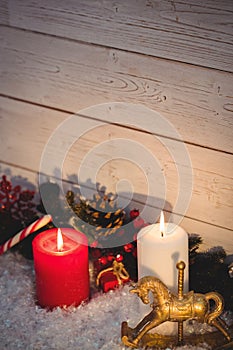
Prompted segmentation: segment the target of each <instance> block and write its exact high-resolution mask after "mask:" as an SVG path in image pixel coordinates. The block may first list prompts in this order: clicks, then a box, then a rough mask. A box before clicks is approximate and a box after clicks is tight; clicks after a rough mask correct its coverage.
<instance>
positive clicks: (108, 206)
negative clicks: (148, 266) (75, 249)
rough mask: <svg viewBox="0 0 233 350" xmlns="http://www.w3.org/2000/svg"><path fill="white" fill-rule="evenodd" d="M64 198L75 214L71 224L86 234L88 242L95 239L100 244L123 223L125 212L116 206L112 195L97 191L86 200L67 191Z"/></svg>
mask: <svg viewBox="0 0 233 350" xmlns="http://www.w3.org/2000/svg"><path fill="white" fill-rule="evenodd" d="M66 199H67V203H68V206H69V207H70V208H71V209H72V211H73V213H74V214H75V216H73V218H72V219H73V220H72V225H73V226H74V227H75V228H77V230H79V231H82V232H84V233H85V234H86V235H87V236H88V238H89V243H90V244H92V243H94V242H95V241H98V243H99V244H101V241H103V240H106V239H107V238H108V237H109V236H112V235H113V234H116V233H117V230H118V229H119V228H121V226H122V225H123V223H124V220H125V212H124V210H123V209H121V208H119V207H118V206H117V203H116V201H115V198H114V197H113V196H112V195H108V194H105V193H103V194H102V195H100V194H99V193H97V194H94V196H93V199H92V200H87V199H86V198H84V197H82V196H76V198H75V195H74V193H73V192H72V191H68V192H67V194H66ZM85 223H87V224H88V225H86V224H85Z"/></svg>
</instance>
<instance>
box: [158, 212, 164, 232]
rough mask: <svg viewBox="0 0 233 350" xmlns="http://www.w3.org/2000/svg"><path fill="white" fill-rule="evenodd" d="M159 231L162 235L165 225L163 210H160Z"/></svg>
mask: <svg viewBox="0 0 233 350" xmlns="http://www.w3.org/2000/svg"><path fill="white" fill-rule="evenodd" d="M159 229H160V232H161V236H162V237H163V235H164V233H165V225H164V215H163V211H161V214H160V227H159Z"/></svg>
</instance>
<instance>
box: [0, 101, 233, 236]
mask: <svg viewBox="0 0 233 350" xmlns="http://www.w3.org/2000/svg"><path fill="white" fill-rule="evenodd" d="M106 107H107V108H106V111H108V110H109V107H110V108H111V105H106ZM116 111H118V110H116ZM102 112H103V111H102ZM125 113H126V114H127V111H126V112H125ZM137 113H140V114H141V111H139V112H138V106H132V107H131V109H130V110H129V117H130V116H131V115H135V116H137ZM86 114H88V110H86ZM97 115H98V109H97ZM0 117H1V118H0V121H1V124H0V126H1V141H2V142H1V150H0V160H1V161H2V162H8V163H10V164H13V165H15V166H18V167H24V168H26V169H29V170H32V171H34V172H38V171H39V169H40V171H41V172H42V173H45V174H48V175H50V176H58V177H59V176H62V178H64V179H66V180H69V181H74V180H76V181H77V178H78V179H79V181H80V182H81V183H83V184H85V185H86V186H87V185H91V184H95V183H96V181H97V182H98V181H99V182H100V183H102V184H103V185H105V186H107V188H108V190H109V191H113V192H119V193H120V194H121V196H123V195H124V196H125V197H127V196H128V197H130V196H131V194H133V199H134V200H136V201H137V202H141V203H143V202H146V201H147V206H148V207H149V206H151V207H152V206H153V207H160V208H161V207H165V209H166V210H168V211H171V210H173V211H174V212H175V213H177V214H181V215H182V214H183V215H184V214H185V215H186V216H187V217H190V218H192V219H194V220H197V221H203V222H206V223H210V224H212V225H215V226H220V227H223V228H227V229H229V230H232V229H233V216H232V192H233V184H232V169H233V156H232V155H229V154H225V153H222V152H217V151H213V150H208V149H205V148H203V147H198V146H193V145H189V146H187V152H188V154H189V156H190V159H191V164H190V165H189V164H188V163H187V162H186V161H185V157H186V156H187V155H186V154H185V153H183V151H182V150H181V151H178V153H176V151H177V149H178V150H179V147H180V142H178V141H174V140H169V139H166V138H162V137H155V136H154V135H150V134H146V133H144V132H140V131H135V130H131V129H128V128H126V127H121V126H116V125H108V124H106V125H101V124H100V123H99V122H98V121H96V120H92V119H90V118H87V117H85V116H79V115H76V116H73V117H72V118H73V119H74V120H75V123H76V124H75V126H72V127H71V126H70V124H68V120H69V118H68V115H67V114H66V113H62V112H58V111H54V110H49V109H46V108H42V107H38V106H33V105H30V104H26V103H22V102H17V101H12V100H11V99H4V98H1V116H0ZM105 119H106V117H105ZM59 125H60V128H59V129H57V128H58V126H59ZM52 133H53V135H52ZM52 136H53V138H52V139H50V137H52ZM163 142H164V143H163ZM42 152H44V154H43V157H42ZM41 161H43V163H42V165H43V166H42V167H40V164H41ZM190 172H192V173H191V176H192V178H191V180H193V189H192V187H191V186H192V184H191V182H190ZM179 179H181V180H179ZM125 180H126V181H125ZM189 194H190V197H191V198H190V197H189ZM189 200H190V203H189ZM126 202H127V201H126ZM128 202H130V199H129V200H128ZM177 203H178V204H177ZM148 215H149V216H150V215H151V214H148ZM153 215H154V214H153ZM147 219H149V217H147Z"/></svg>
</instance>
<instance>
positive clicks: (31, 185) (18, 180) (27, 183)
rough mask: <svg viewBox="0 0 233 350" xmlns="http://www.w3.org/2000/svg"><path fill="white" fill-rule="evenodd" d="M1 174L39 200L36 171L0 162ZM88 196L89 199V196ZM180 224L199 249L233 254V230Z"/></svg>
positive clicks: (188, 221)
mask: <svg viewBox="0 0 233 350" xmlns="http://www.w3.org/2000/svg"><path fill="white" fill-rule="evenodd" d="M3 174H5V175H7V178H8V179H10V180H11V181H12V183H13V184H14V185H18V184H20V185H21V186H22V187H23V188H25V189H30V190H34V191H35V192H36V195H35V203H38V202H39V195H38V175H37V173H35V172H33V171H28V170H26V169H23V168H22V167H17V166H12V165H11V166H9V165H7V164H4V163H0V177H1V176H2V175H3ZM50 180H51V181H53V182H55V183H56V178H52V177H51V178H50ZM45 181H46V179H45ZM72 188H73V187H72V184H67V185H66V190H69V189H72ZM88 198H90V199H91V197H88ZM131 207H132V208H139V209H140V208H141V207H142V206H141V204H140V203H138V202H136V201H135V202H132V203H131ZM165 216H167V213H165ZM153 219H154V218H153V217H151V218H150V221H151V222H153ZM180 225H181V226H182V227H183V228H184V229H185V230H186V231H187V232H188V233H197V234H199V235H200V236H201V237H202V238H203V244H202V245H201V246H200V249H201V250H205V249H209V248H212V247H214V246H222V247H223V248H224V249H225V250H226V253H227V254H233V231H229V230H227V229H225V228H221V227H216V226H214V225H210V224H208V223H204V222H199V221H196V220H194V219H191V218H186V217H184V218H183V220H182V222H181V223H180Z"/></svg>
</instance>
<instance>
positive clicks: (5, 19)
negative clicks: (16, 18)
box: [0, 0, 9, 24]
mask: <svg viewBox="0 0 233 350" xmlns="http://www.w3.org/2000/svg"><path fill="white" fill-rule="evenodd" d="M0 24H9V12H8V0H0Z"/></svg>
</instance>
